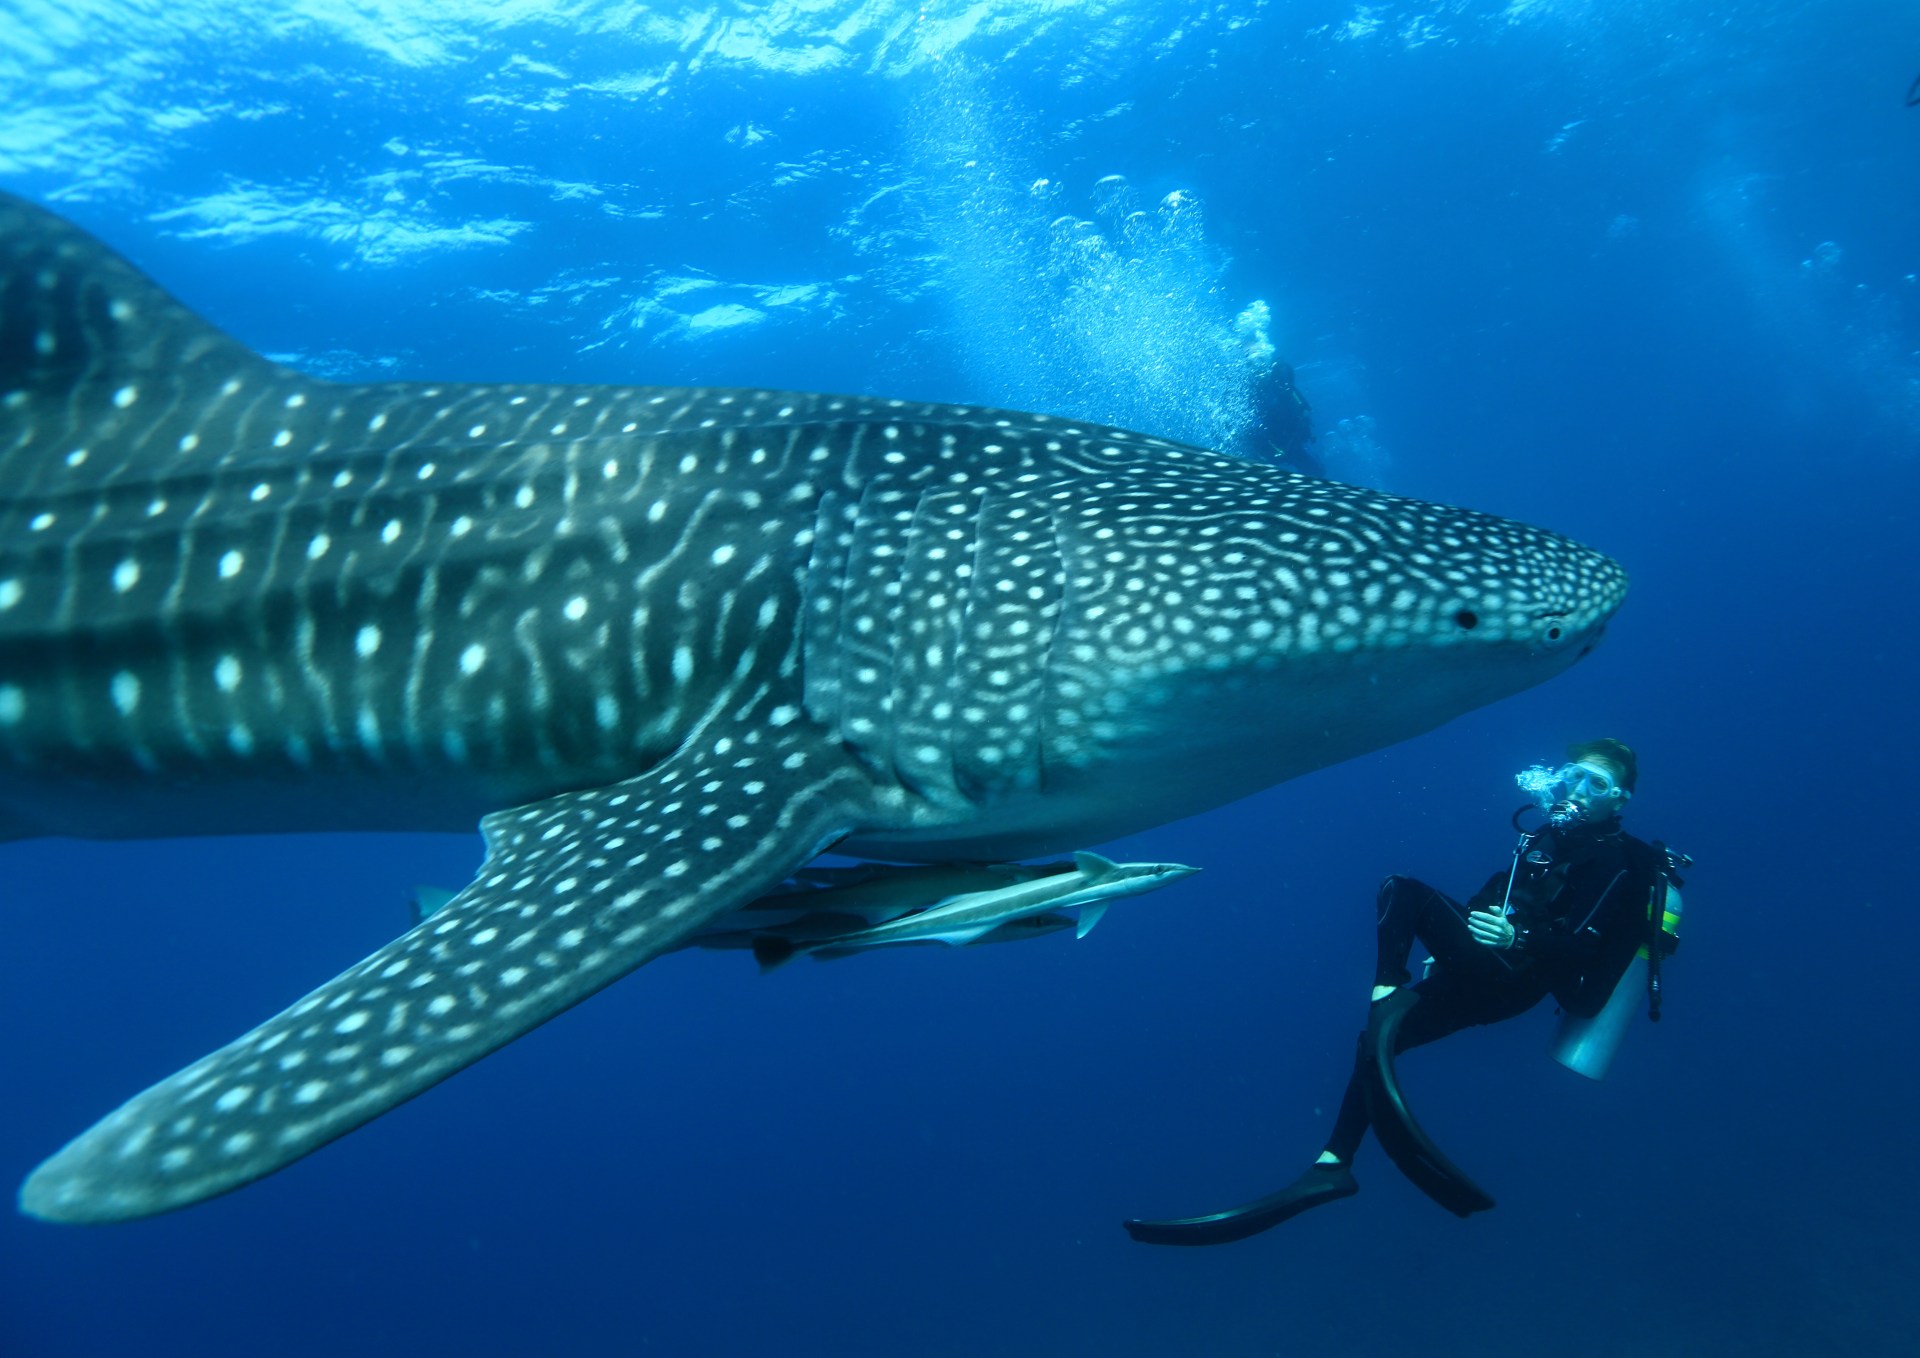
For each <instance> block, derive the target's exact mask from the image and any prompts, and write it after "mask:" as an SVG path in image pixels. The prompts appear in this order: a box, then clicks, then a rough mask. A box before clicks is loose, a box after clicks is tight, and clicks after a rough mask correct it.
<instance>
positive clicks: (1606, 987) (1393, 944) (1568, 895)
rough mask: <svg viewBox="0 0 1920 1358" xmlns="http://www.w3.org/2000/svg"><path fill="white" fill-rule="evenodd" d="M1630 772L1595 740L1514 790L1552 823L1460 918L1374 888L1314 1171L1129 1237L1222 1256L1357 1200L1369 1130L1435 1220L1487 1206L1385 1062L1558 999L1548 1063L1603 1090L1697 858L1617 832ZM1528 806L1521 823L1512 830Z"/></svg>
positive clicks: (1425, 889)
mask: <svg viewBox="0 0 1920 1358" xmlns="http://www.w3.org/2000/svg"><path fill="white" fill-rule="evenodd" d="M1637 764H1638V761H1637V760H1636V759H1635V757H1634V753H1633V751H1632V750H1631V749H1629V748H1628V747H1627V746H1625V745H1624V744H1622V743H1621V742H1619V741H1617V740H1608V739H1602V740H1589V741H1583V742H1581V743H1580V744H1577V745H1573V746H1571V747H1569V748H1568V750H1567V763H1566V764H1564V765H1562V766H1561V767H1560V768H1558V769H1556V770H1549V769H1546V768H1543V767H1535V768H1532V769H1529V770H1527V771H1526V772H1525V773H1522V774H1520V775H1519V776H1518V777H1517V779H1516V781H1517V782H1518V783H1519V784H1520V786H1521V788H1522V789H1523V790H1525V791H1526V792H1527V793H1528V794H1529V795H1530V796H1531V797H1533V799H1534V804H1535V805H1537V806H1538V807H1539V809H1540V810H1541V811H1542V812H1544V813H1545V820H1544V821H1543V822H1542V823H1541V824H1540V825H1539V826H1538V828H1536V829H1533V830H1528V831H1522V832H1521V834H1520V842H1519V845H1518V847H1517V848H1516V849H1515V850H1514V854H1513V862H1512V864H1511V865H1510V866H1509V867H1506V868H1502V869H1501V870H1500V871H1499V872H1496V873H1495V874H1493V876H1492V877H1490V878H1488V879H1487V883H1486V885H1485V886H1483V887H1481V888H1480V890H1479V891H1478V892H1476V893H1475V894H1474V896H1473V898H1472V899H1471V900H1469V901H1468V902H1467V904H1466V905H1464V906H1462V905H1460V904H1459V903H1458V902H1456V901H1454V900H1451V899H1449V898H1448V897H1446V896H1444V895H1442V894H1441V893H1440V892H1438V891H1436V890H1434V889H1433V888H1432V887H1430V886H1428V885H1427V884H1426V883H1424V882H1419V881H1415V880H1414V879H1413V878H1411V877H1398V876H1395V877H1389V878H1387V880H1386V881H1385V882H1383V883H1381V886H1380V894H1379V899H1378V905H1379V915H1378V919H1377V920H1376V929H1377V942H1378V945H1379V955H1378V962H1377V964H1376V967H1375V970H1374V978H1373V980H1374V984H1373V995H1372V1001H1371V1003H1370V1005H1369V1007H1368V1017H1367V1027H1366V1031H1365V1032H1364V1033H1363V1034H1361V1037H1360V1050H1359V1055H1358V1056H1357V1058H1356V1059H1355V1061H1354V1068H1353V1074H1352V1077H1351V1078H1350V1079H1349V1080H1348V1081H1347V1089H1346V1094H1345V1097H1344V1098H1342V1100H1341V1102H1340V1112H1339V1114H1338V1116H1337V1117H1336V1119H1335V1121H1334V1126H1333V1134H1332V1135H1331V1136H1330V1137H1329V1138H1328V1139H1327V1143H1326V1149H1325V1150H1323V1151H1321V1152H1320V1157H1319V1159H1318V1160H1316V1161H1315V1162H1314V1163H1313V1164H1312V1165H1311V1166H1309V1167H1308V1168H1307V1170H1306V1172H1305V1173H1303V1174H1302V1175H1301V1176H1300V1177H1299V1178H1297V1179H1295V1180H1294V1181H1293V1182H1292V1183H1290V1184H1288V1185H1287V1186H1286V1187H1285V1188H1282V1189H1280V1190H1279V1191H1278V1192H1276V1193H1272V1194H1269V1195H1268V1196H1266V1197H1264V1198H1261V1199H1259V1200H1257V1201H1254V1202H1250V1203H1247V1204H1245V1205H1243V1206H1240V1207H1235V1208H1232V1209H1230V1210H1228V1211H1224V1212H1213V1213H1210V1214H1208V1215H1205V1216H1197V1217H1184V1218H1180V1219H1176V1220H1165V1221H1143V1220H1130V1221H1127V1222H1126V1223H1125V1226H1126V1229H1127V1233H1128V1234H1129V1235H1131V1236H1132V1237H1133V1238H1134V1239H1135V1240H1138V1241H1142V1242H1144V1243H1147V1244H1154V1245H1216V1244H1223V1243H1225V1242H1227V1241H1231V1240H1241V1239H1244V1238H1246V1237H1247V1236H1250V1235H1255V1234H1257V1233H1259V1232H1261V1231H1264V1230H1267V1229H1269V1228H1270V1227H1273V1226H1277V1225H1279V1224H1280V1223H1281V1222H1283V1221H1286V1220H1288V1219H1290V1218H1292V1217H1295V1216H1297V1215H1299V1214H1300V1213H1301V1212H1304V1211H1306V1210H1307V1209H1308V1208H1310V1207H1317V1206H1319V1205H1320V1204H1322V1203H1326V1202H1332V1201H1334V1200H1335V1199H1338V1198H1345V1197H1351V1196H1352V1195H1353V1194H1355V1193H1357V1192H1359V1188H1360V1186H1359V1184H1358V1183H1356V1182H1355V1180H1354V1177H1353V1170H1352V1166H1353V1157H1354V1153H1355V1152H1356V1151H1357V1150H1359V1148H1360V1141H1361V1138H1362V1137H1364V1136H1365V1135H1366V1131H1367V1128H1368V1126H1369V1125H1371V1126H1372V1128H1373V1132H1374V1136H1375V1138H1376V1139H1377V1140H1378V1141H1379V1142H1380V1144H1381V1146H1382V1148H1383V1149H1385V1150H1386V1152H1387V1154H1388V1156H1389V1157H1390V1158H1391V1159H1392V1160H1393V1162H1394V1164H1395V1165H1396V1166H1397V1167H1398V1168H1399V1169H1400V1171H1401V1172H1402V1173H1403V1174H1405V1175H1406V1176H1407V1178H1408V1179H1410V1180H1411V1181H1412V1182H1413V1183H1414V1185H1415V1186H1416V1187H1418V1188H1420V1189H1421V1190H1422V1191H1423V1192H1425V1193H1426V1194H1427V1195H1428V1196H1429V1197H1431V1198H1432V1199H1433V1200H1434V1201H1436V1202H1438V1203H1439V1204H1440V1205H1441V1206H1442V1207H1445V1208H1447V1209H1448V1210H1449V1211H1451V1212H1453V1213H1455V1214H1456V1215H1458V1216H1462V1217H1464V1216H1469V1215H1471V1214H1472V1213H1474V1212H1479V1211H1484V1210H1485V1209H1487V1208H1489V1207H1492V1206H1493V1199H1492V1198H1490V1197H1488V1196H1487V1194H1486V1193H1485V1192H1484V1191H1483V1190H1482V1189H1481V1188H1480V1187H1479V1186H1478V1185H1476V1184H1475V1183H1474V1182H1473V1181H1472V1180H1471V1179H1469V1178H1468V1177H1467V1176H1466V1175H1465V1174H1464V1173H1463V1172H1461V1170H1460V1169H1459V1168H1458V1167H1456V1166H1455V1165H1454V1164H1453V1163H1452V1162H1451V1161H1449V1160H1448V1159H1447V1158H1446V1157H1445V1156H1444V1155H1442V1154H1441V1153H1440V1152H1439V1150H1438V1149H1437V1148H1435V1146H1434V1145H1433V1143H1432V1142H1430V1141H1429V1140H1428V1139H1427V1137H1426V1134H1425V1133H1424V1132H1423V1131H1421V1129H1420V1125H1419V1123H1417V1122H1416V1121H1415V1120H1414V1118H1413V1115H1412V1113H1411V1112H1410V1111H1409V1109H1408V1108H1407V1105H1406V1101H1405V1099H1404V1098H1402V1097H1401V1094H1400V1087H1399V1082H1398V1081H1397V1079H1396V1078H1395V1076H1394V1068H1393V1058H1394V1057H1395V1056H1396V1055H1398V1054H1399V1053H1400V1052H1403V1051H1405V1050H1407V1049H1408V1048H1410V1047H1418V1046H1422V1045H1424V1044H1426V1043H1428V1042H1433V1041H1436V1040H1437V1039H1439V1038H1442V1037H1446V1036H1448V1035H1449V1034H1451V1033H1456V1032H1459V1031H1460V1030H1461V1029H1462V1028H1468V1027H1473V1026H1475V1025H1478V1024H1484V1023H1498V1022H1500V1021H1501V1020H1502V1019H1509V1018H1513V1017H1514V1016H1515V1015H1518V1014H1522V1013H1525V1012H1526V1011H1527V1010H1529V1009H1531V1008H1533V1007H1534V1006H1535V1005H1536V1004H1538V1003H1539V1002H1540V1001H1541V1000H1542V999H1544V998H1545V997H1546V996H1548V995H1552V996H1553V997H1554V998H1555V999H1556V1000H1557V1001H1559V1003H1560V1006H1561V1007H1562V1009H1564V1010H1565V1011H1566V1014H1567V1016H1568V1017H1567V1019H1566V1020H1565V1021H1564V1022H1563V1026H1562V1032H1561V1036H1560V1040H1559V1042H1558V1043H1557V1044H1556V1047H1555V1049H1554V1055H1555V1057H1556V1058H1557V1059H1558V1060H1560V1061H1561V1062H1562V1064H1565V1065H1568V1066H1570V1067H1571V1068H1573V1069H1574V1070H1577V1071H1579V1072H1580V1073H1582V1074H1586V1075H1589V1076H1591V1077H1592V1078H1595V1079H1597V1078H1599V1076H1600V1075H1601V1074H1604V1072H1605V1068H1606V1064H1607V1062H1608V1061H1609V1060H1610V1059H1611V1057H1612V1052H1613V1048H1614V1047H1615V1046H1617V1045H1618V1042H1619V1036H1620V1033H1621V1032H1623V1031H1624V1029H1625V1027H1626V1024H1627V1020H1628V1019H1629V1018H1630V1017H1631V1015H1632V1013H1633V1011H1634V1009H1636V1008H1637V1007H1638V1003H1639V995H1640V994H1642V993H1644V994H1646V995H1648V996H1649V997H1650V1000H1649V1007H1650V1014H1651V1016H1652V1017H1653V1018H1655V1019H1658V1018H1659V1006H1658V1002H1659V994H1660V992H1659V974H1660V973H1659V964H1660V959H1661V958H1662V957H1664V956H1665V955H1667V954H1669V953H1671V952H1672V951H1673V948H1674V947H1675V946H1677V944H1678V941H1679V940H1678V939H1677V938H1676V937H1675V936H1674V935H1673V933H1672V932H1671V931H1672V928H1673V926H1674V925H1676V924H1677V923H1678V918H1679V893H1678V892H1677V891H1676V890H1674V889H1673V887H1674V884H1675V883H1676V882H1677V880H1678V879H1677V877H1676V876H1675V872H1676V871H1677V869H1678V868H1680V867H1682V866H1685V865H1686V863H1687V862H1689V861H1690V860H1688V859H1686V858H1685V856H1684V855H1680V854H1673V853H1670V852H1669V851H1668V850H1667V849H1666V848H1665V847H1664V846H1663V845H1659V844H1648V843H1645V842H1644V841H1642V840H1639V839H1636V838H1634V837H1633V836H1632V835H1630V834H1628V833H1627V832H1626V831H1625V830H1623V829H1622V828H1621V826H1620V813H1621V810H1622V809H1623V808H1624V807H1625V806H1626V804H1627V801H1628V799H1629V798H1630V797H1632V795H1633V789H1634V785H1635V782H1636V778H1637V772H1638V768H1637ZM1526 809H1527V808H1522V811H1521V812H1516V813H1515V815H1514V821H1515V828H1516V829H1517V828H1518V826H1519V819H1520V816H1521V814H1523V813H1524V811H1525V810H1526ZM1415 938H1418V939H1419V940H1420V942H1421V943H1423V944H1424V945H1426V948H1427V950H1428V951H1429V952H1430V953H1431V954H1432V957H1431V958H1430V959H1429V961H1428V963H1427V973H1426V976H1425V978H1424V979H1423V980H1421V981H1419V982H1417V983H1415V982H1413V978H1412V976H1411V975H1410V974H1409V972H1408V971H1407V957H1408V949H1409V948H1410V947H1411V946H1412V944H1413V941H1414V939H1415ZM1637 958H1644V959H1645V961H1644V963H1643V962H1641V961H1639V960H1636V959H1637ZM1630 972H1631V973H1632V974H1634V975H1636V976H1638V975H1640V974H1642V973H1644V974H1645V976H1646V977H1647V982H1646V984H1645V986H1644V987H1642V986H1637V985H1631V984H1622V978H1623V977H1626V976H1627V975H1629V973H1630ZM1616 990H1618V992H1619V993H1618V994H1617V995H1616V994H1615V991H1616Z"/></svg>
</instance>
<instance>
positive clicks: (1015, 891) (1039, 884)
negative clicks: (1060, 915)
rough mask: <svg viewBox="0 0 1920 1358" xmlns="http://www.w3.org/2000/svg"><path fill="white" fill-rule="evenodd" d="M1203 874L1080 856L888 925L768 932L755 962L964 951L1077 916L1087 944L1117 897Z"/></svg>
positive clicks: (1175, 866)
mask: <svg viewBox="0 0 1920 1358" xmlns="http://www.w3.org/2000/svg"><path fill="white" fill-rule="evenodd" d="M1198 871H1199V869H1198V868H1190V867H1187V866H1186V865H1185V864H1183V863H1116V862H1114V861H1113V860H1112V859H1110V858H1102V857H1101V856H1100V855H1099V854H1097V853H1084V852H1082V853H1076V854H1074V856H1073V869H1072V871H1070V872H1056V873H1051V874H1049V875H1047V876H1045V877H1036V878H1034V879H1033V880H1032V881H1030V882H1018V883H1015V884H1013V885H1011V886H1002V887H995V888H993V889H991V890H987V891H970V892H967V893H966V894H965V895H961V896H955V897H953V898H952V899H951V900H947V901H943V902H941V903H940V904H938V905H934V906H932V907H930V908H928V909H926V910H921V911H918V912H916V913H914V914H911V915H905V916H902V917H901V918H899V919H895V920H889V921H888V922H887V923H885V924H873V925H869V926H867V927H866V928H864V929H849V930H845V931H843V932H840V933H834V934H827V935H824V936H821V937H817V938H814V937H807V938H791V937H787V936H784V935H782V934H779V933H765V934H762V935H760V936H759V937H757V938H755V939H754V942H753V956H754V959H755V960H756V961H757V962H759V963H760V966H761V969H762V970H767V971H770V970H772V969H773V968H774V967H777V966H779V965H780V964H781V963H782V962H785V961H787V960H789V959H791V958H793V957H796V956H798V955H799V954H801V953H808V952H819V953H826V952H832V953H833V954H835V955H840V954H845V953H851V952H864V951H866V950H867V949H869V948H884V947H889V946H891V945H893V944H897V943H947V944H951V945H953V946H955V947H959V946H964V945H965V944H968V943H972V942H974V941H975V940H977V939H979V938H981V937H983V936H984V935H986V934H989V933H992V932H993V931H994V930H995V929H998V928H999V927H1000V926H1001V925H1003V924H1010V923H1012V922H1013V921H1015V920H1018V919H1026V918H1029V917H1031V916H1034V915H1044V914H1049V913H1052V912H1056V911H1063V910H1074V911H1076V913H1077V917H1078V920H1079V929H1078V936H1079V937H1081V938H1085V937H1086V936H1087V935H1088V934H1089V933H1091V932H1093V926H1094V925H1096V924H1098V923H1099V922H1100V916H1101V915H1102V914H1104V913H1106V909H1107V903H1108V902H1109V901H1112V900H1113V899H1114V898H1116V897H1119V896H1138V895H1141V894H1143V893H1145V892H1148V891H1158V890H1159V889H1160V888H1161V887H1163V886H1165V885H1166V884H1167V883H1169V882H1173V881H1177V880H1179V879H1180V878H1182V877H1185V876H1188V875H1189V874H1191V873H1194V872H1198Z"/></svg>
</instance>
